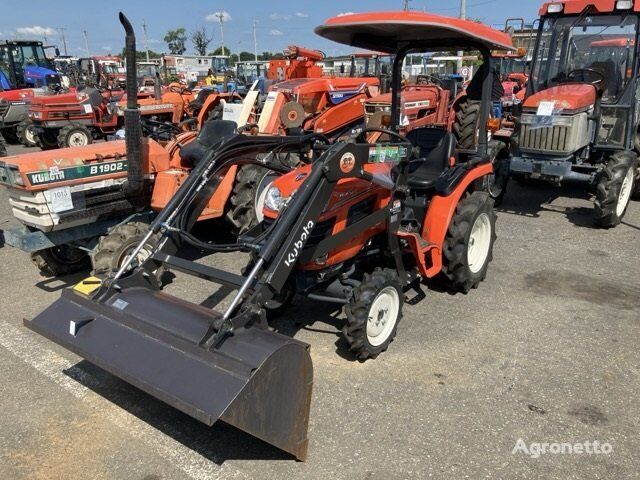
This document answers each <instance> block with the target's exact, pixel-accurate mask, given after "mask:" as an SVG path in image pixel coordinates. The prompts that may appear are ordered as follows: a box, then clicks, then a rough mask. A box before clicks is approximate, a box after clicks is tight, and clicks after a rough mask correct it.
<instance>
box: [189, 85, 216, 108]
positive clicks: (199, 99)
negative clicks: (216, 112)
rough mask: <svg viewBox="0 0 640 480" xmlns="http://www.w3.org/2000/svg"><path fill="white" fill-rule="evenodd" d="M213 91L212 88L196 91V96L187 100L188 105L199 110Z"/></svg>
mask: <svg viewBox="0 0 640 480" xmlns="http://www.w3.org/2000/svg"><path fill="white" fill-rule="evenodd" d="M212 93H213V88H203V89H202V90H200V91H199V92H198V95H196V98H195V99H194V100H192V101H191V102H189V107H190V108H191V109H193V110H200V109H201V108H202V106H203V105H204V102H205V100H206V99H207V98H208V97H209V95H211V94H212Z"/></svg>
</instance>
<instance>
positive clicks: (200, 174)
mask: <svg viewBox="0 0 640 480" xmlns="http://www.w3.org/2000/svg"><path fill="white" fill-rule="evenodd" d="M316 32H317V33H318V34H320V35H322V36H323V37H326V38H329V39H332V40H335V41H338V42H340V43H344V44H347V45H355V46H360V47H369V48H375V49H376V50H381V51H384V52H387V53H392V54H395V55H396V60H395V63H394V68H393V86H394V87H395V88H394V91H395V92H396V95H395V96H394V99H393V111H392V117H393V121H392V124H391V128H392V130H383V133H384V134H385V135H389V136H390V137H391V139H390V141H388V142H384V143H383V144H371V143H368V142H367V139H366V138H365V137H366V135H367V134H368V133H373V132H368V131H364V132H363V134H362V135H361V134H356V135H355V136H352V137H351V138H349V139H348V140H347V141H336V142H333V143H330V142H328V141H327V140H328V139H327V138H326V137H324V136H323V135H321V134H318V133H309V134H302V135H289V136H276V135H242V134H239V133H238V132H237V125H236V124H235V123H234V122H229V121H224V120H223V121H216V122H212V125H214V126H213V127H211V128H212V130H211V131H210V132H209V133H210V137H209V138H211V139H213V138H215V139H216V140H212V141H213V142H215V143H212V144H211V145H209V146H207V147H206V148H204V149H203V150H201V151H199V152H197V154H196V155H195V156H194V157H193V159H194V160H195V163H196V165H197V166H196V167H195V168H194V170H193V171H192V173H191V175H190V176H189V177H188V178H187V179H186V180H185V182H184V183H183V184H182V185H181V187H180V189H179V190H178V192H176V194H175V195H174V196H173V198H172V199H171V201H170V202H169V204H168V205H167V207H166V208H165V209H163V210H162V211H161V212H160V213H159V215H158V216H157V217H156V219H155V220H154V221H153V222H152V224H151V225H150V229H149V231H148V232H147V234H146V235H145V237H144V238H143V239H141V240H140V242H139V243H138V245H137V246H136V247H135V248H134V249H133V251H132V252H131V255H129V257H128V260H127V261H126V262H125V263H124V264H123V265H122V266H121V268H120V269H119V270H118V272H116V273H114V274H112V275H109V276H107V277H102V278H98V277H92V278H89V279H86V280H84V281H82V282H80V283H78V284H77V285H76V286H75V287H74V288H71V289H67V290H64V291H63V294H62V296H61V298H60V299H58V300H57V301H56V302H54V303H53V304H52V305H51V306H49V307H48V308H47V309H45V310H44V311H43V312H42V313H40V314H39V315H37V316H36V317H35V318H33V319H32V320H26V321H25V325H26V326H27V327H28V328H30V329H32V330H33V331H35V332H37V333H39V334H41V335H43V336H44V337H46V338H48V339H50V340H52V341H54V342H56V343H58V344H60V345H62V346H63V347H65V348H67V349H69V350H71V351H73V352H75V353H76V354H78V355H80V356H82V357H84V358H86V359H87V360H88V361H90V362H92V363H94V364H96V365H98V366H100V367H101V368H103V369H105V370H107V371H108V372H110V373H111V374H113V375H116V376H118V377H120V378H122V379H124V380H125V381H127V382H129V383H131V384H132V385H135V386H136V387H138V388H140V389H141V390H143V391H145V392H147V393H148V394H150V395H153V396H155V397H157V398H159V399H161V400H162V401H164V402H166V403H168V404H169V405H171V406H173V407H175V408H177V409H179V410H181V411H182V412H185V413H186V414H188V415H191V416H192V417H194V418H196V419H198V420H200V421H202V422H204V423H205V424H207V425H212V424H214V423H215V422H217V421H218V420H222V421H224V422H225V423H227V424H230V425H233V426H236V427H237V428H240V429H242V430H244V431H246V432H248V433H250V434H251V435H254V436H256V437H258V438H260V439H262V440H264V441H265V442H268V443H270V444H273V445H275V446H276V447H278V448H280V449H282V450H284V451H286V452H289V453H290V454H291V455H293V456H294V457H296V458H298V459H300V460H304V459H305V458H306V456H307V449H308V443H309V442H308V437H307V429H308V421H309V410H310V405H311V393H312V387H313V366H312V363H311V356H310V353H309V349H310V347H309V345H307V344H304V343H302V342H300V341H298V340H296V339H293V338H290V337H288V336H285V335H283V334H281V333H278V332H275V331H273V330H271V329H270V327H269V324H268V322H267V313H266V312H267V310H270V309H272V308H275V307H285V306H286V305H287V299H288V298H290V296H291V294H292V293H297V294H301V295H306V296H308V297H309V298H312V299H316V300H317V301H327V302H333V303H336V304H340V305H343V306H344V308H345V312H346V321H345V328H344V335H345V338H346V339H347V342H348V343H349V345H350V347H351V350H352V351H353V353H354V354H355V355H356V356H357V357H358V358H360V359H365V358H373V357H376V356H377V355H378V354H380V353H381V352H382V351H384V350H385V349H386V348H387V346H388V345H389V343H390V342H391V340H392V339H393V338H394V336H395V334H396V331H397V326H398V322H399V321H400V319H401V316H402V307H403V303H404V298H405V290H408V289H410V288H411V287H412V286H413V287H416V288H417V285H418V282H419V281H420V279H426V278H431V277H433V276H435V275H439V274H442V275H443V276H444V278H445V279H446V280H447V281H448V284H449V285H450V286H451V287H452V288H454V289H456V290H462V291H467V290H468V289H471V288H474V287H476V286H478V284H479V283H480V282H481V281H482V280H483V279H484V278H485V275H486V273H487V268H488V265H489V263H490V260H491V257H492V246H493V241H494V238H495V234H494V225H495V213H494V211H493V202H492V200H491V198H490V197H489V195H488V194H487V193H486V192H483V191H481V190H478V189H477V188H476V187H477V186H478V185H481V184H482V181H481V180H482V177H484V176H487V175H488V174H490V173H491V171H492V163H491V160H490V157H489V152H488V142H487V128H486V121H487V119H488V116H489V112H490V109H491V100H490V95H491V83H492V81H493V77H492V75H490V74H489V72H490V69H489V68H486V69H484V70H483V71H484V72H485V73H484V74H483V75H482V76H483V78H482V82H481V83H482V85H483V88H481V92H482V93H481V109H480V118H481V121H480V122H479V135H478V137H477V138H478V142H477V145H476V147H475V149H474V150H473V151H469V150H466V149H458V148H456V137H455V135H454V134H452V133H451V132H448V131H447V130H446V129H443V128H419V129H415V130H412V131H411V132H410V133H409V134H408V136H406V137H405V136H403V135H402V134H400V133H398V131H397V129H398V124H399V118H400V82H401V72H402V62H403V59H404V57H405V55H406V54H407V52H409V51H411V50H431V51H442V50H449V49H451V50H454V51H455V50H458V49H477V50H479V51H480V52H481V55H482V58H483V60H484V62H485V63H490V62H491V49H493V48H503V49H505V48H507V49H508V48H510V46H511V39H510V37H509V36H508V35H506V34H505V33H503V32H499V31H496V30H493V29H491V28H489V27H487V26H485V25H482V24H478V23H476V22H471V21H466V20H460V19H457V18H448V17H441V16H437V15H430V14H426V13H420V12H407V11H400V12H377V13H369V14H347V15H340V16H338V17H334V18H331V19H329V20H327V21H326V22H325V24H323V25H321V26H320V27H318V28H317V29H316ZM481 71H482V70H481ZM136 115H137V112H135V111H132V110H128V111H127V120H128V121H129V122H134V121H136V120H137V119H136ZM376 131H377V130H376ZM138 139H139V137H138V138H135V137H134V136H128V137H127V140H128V142H129V147H130V148H132V149H134V150H133V151H130V153H129V155H130V156H131V157H132V161H133V158H134V157H135V149H136V148H138V147H139V143H138V142H137V140H138ZM134 140H135V141H134ZM301 150H306V151H307V152H309V153H311V152H314V153H315V154H316V155H317V156H318V158H317V159H316V160H315V161H314V162H313V163H311V164H310V166H307V167H304V169H303V170H296V171H295V172H292V173H290V174H289V175H287V176H285V177H282V178H281V179H279V180H276V182H274V183H277V184H278V185H279V186H280V187H283V189H282V190H281V193H285V190H284V186H285V185H287V186H288V188H287V190H286V193H285V194H286V195H287V196H288V198H285V197H284V196H281V197H280V201H279V202H277V203H274V204H273V207H274V210H271V212H270V216H269V221H268V222H267V223H266V224H265V223H263V224H261V225H259V226H257V227H255V228H254V229H252V230H251V231H250V232H247V234H246V235H244V236H243V237H241V238H240V239H239V242H238V243H236V244H231V245H229V244H226V245H217V244H215V243H208V242H204V241H203V240H202V239H201V238H198V237H197V236H196V234H195V233H194V232H193V230H192V227H193V226H194V224H195V222H196V220H197V218H198V216H199V215H201V214H202V212H204V211H205V209H206V208H207V204H208V202H209V196H210V192H213V191H216V189H217V186H218V185H219V183H220V182H221V181H223V179H224V178H225V176H226V172H227V171H228V170H229V169H230V168H232V167H235V166H237V165H241V164H249V163H251V164H253V163H256V162H257V160H256V158H257V157H259V154H261V153H262V154H267V155H268V154H269V153H270V152H286V151H290V152H299V151H301ZM380 150H383V151H385V152H387V153H388V154H389V155H386V156H385V157H384V158H382V157H380V156H379V155H378V152H379V151H380ZM138 154H139V152H138ZM258 163H261V164H264V163H272V159H271V157H269V158H268V160H267V162H258ZM273 163H274V166H275V167H277V165H278V162H277V161H275V162H273ZM129 174H130V176H131V181H130V183H129V188H131V189H140V188H142V187H143V185H144V184H143V183H142V182H141V178H142V177H141V174H142V172H140V171H136V170H133V169H130V170H129ZM272 200H274V201H275V200H276V198H275V195H274V198H272ZM276 210H277V211H276ZM153 236H157V237H158V242H157V243H156V244H155V246H154V247H153V248H152V249H151V251H150V252H148V253H149V256H148V258H147V260H146V261H145V262H143V263H142V264H140V265H138V266H137V267H136V268H134V269H133V270H131V269H130V267H131V265H132V264H133V263H134V260H135V259H136V258H137V256H138V255H139V254H140V252H142V251H143V250H144V249H145V248H146V245H148V240H149V239H150V238H152V237H153ZM170 240H171V241H170ZM174 241H184V242H187V243H191V244H194V245H197V246H198V247H199V248H204V249H207V250H210V251H218V252H229V251H241V252H246V253H247V254H249V255H247V267H246V269H245V270H244V273H243V274H238V273H235V272H229V271H224V270H221V269H219V268H214V267H211V266H208V265H204V264H202V263H197V262H195V261H193V260H191V259H187V258H182V257H180V256H179V255H177V254H174V253H172V252H171V251H170V250H169V251H168V250H167V249H166V248H165V247H167V245H169V244H170V243H174ZM234 258H238V257H234ZM163 265H168V266H170V267H171V268H174V269H177V270H180V271H182V272H184V273H186V274H189V275H192V276H194V277H195V278H198V279H200V280H201V281H211V282H213V283H217V284H222V285H225V286H227V287H230V288H231V289H232V290H234V291H235V293H234V295H233V298H232V300H231V302H230V303H229V304H228V306H226V307H225V311H224V312H220V313H218V312H216V311H214V310H212V309H210V308H206V307H204V306H202V305H198V304H196V303H191V302H189V301H186V300H184V299H180V298H177V297H175V296H171V295H169V294H167V293H165V292H162V291H159V284H158V282H157V280H156V278H155V276H154V275H153V274H151V272H152V271H153V270H157V269H158V268H160V267H162V266H163ZM390 354H391V355H393V353H390ZM317 442H318V441H317ZM317 442H316V443H317ZM319 442H320V443H322V440H319Z"/></svg>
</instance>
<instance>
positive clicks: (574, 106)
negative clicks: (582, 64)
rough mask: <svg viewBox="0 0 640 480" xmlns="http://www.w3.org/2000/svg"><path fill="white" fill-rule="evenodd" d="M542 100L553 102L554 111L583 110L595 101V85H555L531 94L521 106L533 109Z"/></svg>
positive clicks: (572, 111)
mask: <svg viewBox="0 0 640 480" xmlns="http://www.w3.org/2000/svg"><path fill="white" fill-rule="evenodd" d="M542 102H554V104H555V105H554V107H553V110H554V111H560V110H561V111H564V112H565V113H575V112H580V111H585V110H587V109H588V108H589V107H591V106H592V105H594V104H595V103H596V87H594V86H593V85H587V84H584V83H568V84H565V85H557V86H555V87H551V88H547V89H546V90H541V91H540V92H538V93H535V94H533V95H531V96H530V97H529V98H527V99H526V100H525V101H524V105H523V106H524V108H525V109H526V110H535V109H537V108H538V107H539V106H540V104H541V103H542Z"/></svg>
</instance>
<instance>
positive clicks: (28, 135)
mask: <svg viewBox="0 0 640 480" xmlns="http://www.w3.org/2000/svg"><path fill="white" fill-rule="evenodd" d="M24 138H25V140H26V141H27V142H28V143H31V144H35V143H36V133H35V131H34V129H33V127H27V128H25V129H24Z"/></svg>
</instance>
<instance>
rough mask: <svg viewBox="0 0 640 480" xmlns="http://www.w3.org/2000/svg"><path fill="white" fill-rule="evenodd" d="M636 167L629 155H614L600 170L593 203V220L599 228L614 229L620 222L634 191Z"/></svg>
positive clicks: (635, 162)
mask: <svg viewBox="0 0 640 480" xmlns="http://www.w3.org/2000/svg"><path fill="white" fill-rule="evenodd" d="M636 165H637V159H635V158H634V157H632V156H631V155H625V154H614V155H612V156H611V158H610V159H609V161H608V162H607V165H606V166H605V167H604V169H603V170H602V172H601V174H600V180H599V181H598V185H597V186H596V199H595V202H594V219H595V222H596V224H597V225H599V226H600V227H603V228H611V227H615V226H616V225H618V224H619V223H620V222H621V221H622V217H624V214H625V212H626V211H627V207H628V206H629V201H630V200H631V194H632V192H633V191H634V188H633V184H634V181H635V178H634V177H635V175H636V172H635V169H636Z"/></svg>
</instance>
